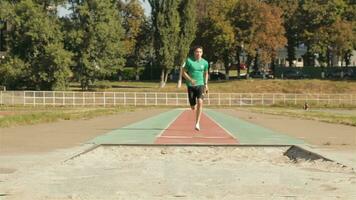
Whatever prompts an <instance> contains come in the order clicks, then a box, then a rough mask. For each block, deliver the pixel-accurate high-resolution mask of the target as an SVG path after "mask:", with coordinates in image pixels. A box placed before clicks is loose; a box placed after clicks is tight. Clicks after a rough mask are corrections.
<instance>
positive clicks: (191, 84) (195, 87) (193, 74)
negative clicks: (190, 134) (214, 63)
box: [183, 46, 209, 131]
mask: <svg viewBox="0 0 356 200" xmlns="http://www.w3.org/2000/svg"><path fill="white" fill-rule="evenodd" d="M193 50H194V58H188V59H187V61H186V62H185V65H184V67H183V77H184V78H185V80H186V84H187V88H188V98H189V103H190V106H191V108H192V110H193V111H196V114H195V130H197V131H199V130H200V116H201V112H202V109H203V99H204V93H208V76H209V70H208V69H209V64H208V62H207V61H206V60H205V59H203V58H202V55H203V47H202V46H195V47H194V48H193ZM197 103H198V105H197Z"/></svg>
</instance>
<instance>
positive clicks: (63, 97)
mask: <svg viewBox="0 0 356 200" xmlns="http://www.w3.org/2000/svg"><path fill="white" fill-rule="evenodd" d="M64 105H65V96H64V92H62V106H64Z"/></svg>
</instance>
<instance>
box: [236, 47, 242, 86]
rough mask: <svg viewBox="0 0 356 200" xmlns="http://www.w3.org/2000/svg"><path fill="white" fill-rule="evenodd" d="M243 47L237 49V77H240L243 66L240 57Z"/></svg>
mask: <svg viewBox="0 0 356 200" xmlns="http://www.w3.org/2000/svg"><path fill="white" fill-rule="evenodd" d="M241 51H242V50H241V47H240V48H239V50H238V51H237V79H238V78H240V73H241V71H240V66H241V59H240V55H241Z"/></svg>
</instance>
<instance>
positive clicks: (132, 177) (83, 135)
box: [0, 109, 356, 200]
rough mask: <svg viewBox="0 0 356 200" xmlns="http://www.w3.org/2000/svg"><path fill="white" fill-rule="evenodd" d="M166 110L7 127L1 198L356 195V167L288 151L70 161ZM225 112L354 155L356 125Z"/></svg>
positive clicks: (156, 152)
mask: <svg viewBox="0 0 356 200" xmlns="http://www.w3.org/2000/svg"><path fill="white" fill-rule="evenodd" d="M162 111H164V110H152V109H150V110H141V111H137V112H130V113H121V114H118V115H115V116H107V117H99V118H96V119H90V120H77V121H60V122H56V123H51V124H40V125H33V126H23V127H14V128H6V129H0V200H3V199H6V200H8V199H11V200H20V199H29V200H31V199H36V200H37V199H40V200H42V199H43V200H47V199H48V200H49V199H51V200H52V199H61V200H63V199H76V200H79V199H80V200H83V199H177V198H179V199H236V197H237V196H238V197H240V198H239V199H317V198H322V199H356V190H355V188H356V175H355V172H354V170H352V169H351V168H341V167H340V165H337V164H336V163H331V162H321V161H320V162H319V161H316V162H309V161H308V162H307V161H301V162H299V163H293V162H291V161H290V160H289V159H288V158H287V157H286V156H283V152H284V151H285V150H286V149H285V148H242V149H241V148H228V149H226V148H225V149H224V148H202V147H200V148H192V147H190V148H189V147H185V148H182V147H180V148H170V149H167V148H164V149H162V148H161V149H160V148H155V149H148V148H147V147H146V148H144V147H121V148H99V149H96V150H94V151H92V152H90V153H88V154H84V155H83V156H80V157H78V158H75V159H73V160H69V161H66V162H65V160H67V159H68V158H70V157H71V156H73V155H76V154H77V153H79V152H82V151H83V150H85V149H87V148H89V147H90V146H88V145H82V144H83V143H84V142H86V141H88V140H90V139H92V138H93V137H95V136H97V135H100V134H103V133H107V132H109V131H110V130H112V129H115V128H118V127H121V126H124V125H127V124H129V123H132V122H135V121H138V120H142V119H144V118H147V117H149V116H152V115H155V114H157V113H160V112H162ZM223 111H224V112H225V113H227V114H229V115H233V116H238V117H240V118H242V119H245V120H247V121H250V122H253V123H256V124H259V125H261V126H264V127H267V128H270V129H272V130H276V131H279V132H282V133H285V134H288V135H292V136H294V137H298V138H301V139H304V140H305V141H306V142H308V143H310V144H312V145H314V146H315V148H318V149H320V148H322V149H324V150H325V152H328V153H330V155H334V156H336V157H337V156H342V157H348V158H349V161H351V162H353V161H352V159H355V158H354V157H355V156H354V155H356V151H355V150H356V148H355V146H356V145H355V140H354V138H355V134H356V129H355V127H349V126H343V125H335V124H328V123H323V122H317V121H309V120H299V119H293V118H289V117H282V116H274V115H265V114H255V113H250V112H245V111H240V110H232V109H227V110H223ZM335 135H337V136H338V137H337V139H335ZM333 137H334V138H333ZM328 142H329V143H328ZM325 144H328V145H325ZM355 163H356V160H355Z"/></svg>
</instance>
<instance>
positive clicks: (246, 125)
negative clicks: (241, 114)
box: [90, 109, 304, 145]
mask: <svg viewBox="0 0 356 200" xmlns="http://www.w3.org/2000/svg"><path fill="white" fill-rule="evenodd" d="M194 123H195V113H194V112H193V111H191V110H188V109H173V110H170V111H167V112H164V113H161V114H158V115H156V116H153V117H150V118H148V119H145V120H143V121H139V122H136V123H133V124H130V125H128V126H125V127H121V128H118V129H116V130H113V131H111V132H109V133H107V134H104V135H101V136H99V137H97V138H94V139H93V140H92V141H90V143H94V144H98V145H105V144H113V145H115V144H117V145H120V144H147V145H154V144H158V145H172V144H186V145H194V144H197V145H199V144H206V145H297V144H303V143H304V142H303V141H302V140H299V139H297V138H293V137H289V136H287V135H285V134H282V133H277V132H275V131H272V130H270V129H267V128H264V127H261V126H259V125H256V124H253V123H250V122H247V121H244V120H241V119H239V118H236V117H232V116H230V115H227V114H224V113H222V112H217V111H214V110H212V109H206V110H204V112H203V113H202V117H201V122H200V126H201V130H200V131H196V130H194Z"/></svg>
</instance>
